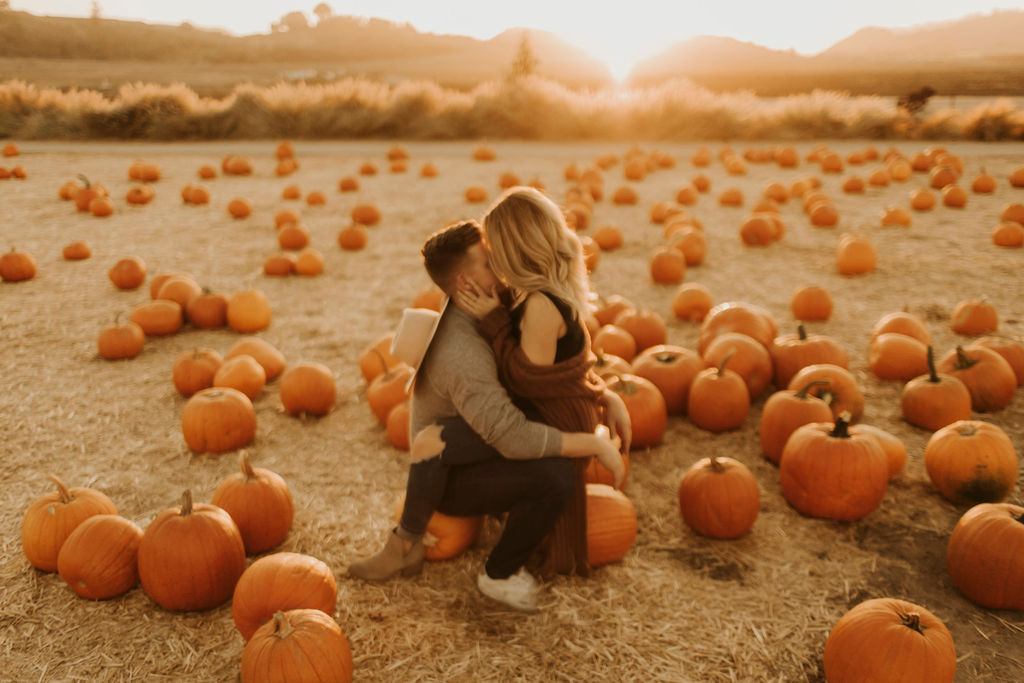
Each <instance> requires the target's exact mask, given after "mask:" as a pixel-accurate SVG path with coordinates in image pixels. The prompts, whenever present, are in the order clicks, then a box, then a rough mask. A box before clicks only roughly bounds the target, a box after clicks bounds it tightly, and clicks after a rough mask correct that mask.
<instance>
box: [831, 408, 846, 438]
mask: <svg viewBox="0 0 1024 683" xmlns="http://www.w3.org/2000/svg"><path fill="white" fill-rule="evenodd" d="M828 435H829V436H831V437H835V438H836V439H849V438H850V413H848V412H846V411H843V412H841V413H839V417H837V418H836V423H835V425H834V426H833V427H832V431H831V432H829V433H828Z"/></svg>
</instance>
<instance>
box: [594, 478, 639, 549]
mask: <svg viewBox="0 0 1024 683" xmlns="http://www.w3.org/2000/svg"><path fill="white" fill-rule="evenodd" d="M586 486H587V564H589V565H590V566H591V567H600V566H602V565H606V564H609V563H611V562H617V561H619V560H621V559H622V558H623V557H625V556H626V553H628V552H629V549H630V548H632V547H633V543H634V542H635V541H636V532H637V521H636V508H635V507H634V506H633V503H632V501H630V500H629V498H627V497H626V495H625V494H624V493H623V492H622V491H619V490H616V489H614V488H612V487H611V486H608V485H607V484H587V485H586Z"/></svg>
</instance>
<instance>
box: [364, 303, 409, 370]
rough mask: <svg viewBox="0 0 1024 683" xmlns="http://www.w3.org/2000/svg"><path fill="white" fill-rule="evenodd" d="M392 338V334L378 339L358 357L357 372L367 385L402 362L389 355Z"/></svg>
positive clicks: (393, 336)
mask: <svg viewBox="0 0 1024 683" xmlns="http://www.w3.org/2000/svg"><path fill="white" fill-rule="evenodd" d="M414 308H415V306H414ZM394 338H395V335H394V333H392V332H389V333H387V334H385V335H383V336H381V337H378V338H377V339H376V340H375V341H374V342H373V343H372V344H370V345H369V346H367V347H366V348H365V349H364V350H363V352H362V353H361V354H360V355H359V372H360V373H361V374H362V376H363V380H364V381H365V382H366V383H367V384H369V383H370V382H372V381H373V380H374V379H376V377H377V375H380V374H382V373H385V372H387V371H388V370H390V369H391V368H393V367H395V366H396V365H398V364H399V363H401V362H402V361H400V360H398V359H397V358H395V357H394V356H393V355H391V342H392V341H393V340H394Z"/></svg>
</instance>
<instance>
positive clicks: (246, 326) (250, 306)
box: [227, 289, 272, 333]
mask: <svg viewBox="0 0 1024 683" xmlns="http://www.w3.org/2000/svg"><path fill="white" fill-rule="evenodd" d="M271 317H272V311H271V308H270V301H269V300H268V299H267V295H266V294H264V293H263V291H262V290H259V289H249V290H245V291H241V292H235V293H234V294H232V295H231V297H230V298H229V299H228V310H227V319H228V325H229V326H230V327H231V329H233V330H235V331H236V332H242V333H252V332H259V331H260V330H262V329H265V328H266V327H269V326H270V320H271Z"/></svg>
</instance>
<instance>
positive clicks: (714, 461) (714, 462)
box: [708, 455, 725, 473]
mask: <svg viewBox="0 0 1024 683" xmlns="http://www.w3.org/2000/svg"><path fill="white" fill-rule="evenodd" d="M708 467H710V468H711V471H712V472H715V473H721V472H725V465H723V464H722V461H721V460H719V459H718V456H717V455H712V456H711V462H710V463H709V464H708Z"/></svg>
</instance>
